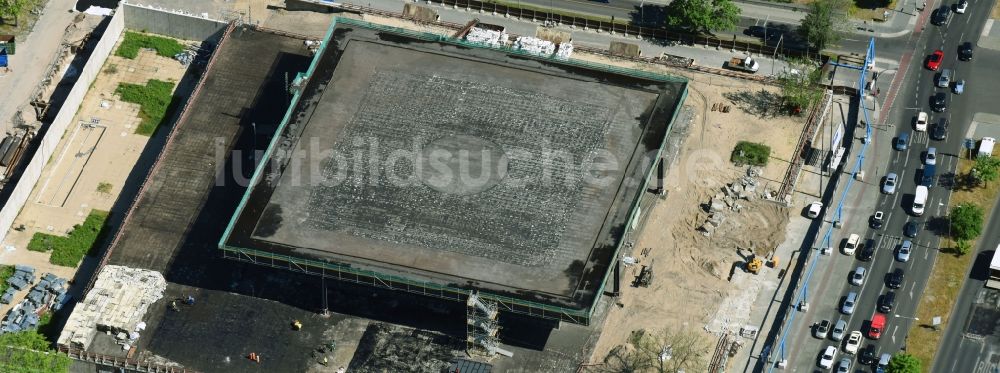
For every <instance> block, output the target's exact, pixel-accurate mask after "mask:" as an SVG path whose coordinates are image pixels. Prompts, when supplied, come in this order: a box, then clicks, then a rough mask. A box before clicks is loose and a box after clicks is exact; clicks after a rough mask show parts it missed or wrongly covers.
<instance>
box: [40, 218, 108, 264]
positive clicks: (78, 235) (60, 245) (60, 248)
mask: <svg viewBox="0 0 1000 373" xmlns="http://www.w3.org/2000/svg"><path fill="white" fill-rule="evenodd" d="M107 219H108V213H107V211H99V210H91V211H90V215H88V216H87V220H84V221H83V224H77V225H75V226H73V231H71V232H70V233H69V235H68V236H65V237H63V236H55V235H51V234H48V233H42V232H38V233H35V235H34V236H32V237H31V242H28V250H31V251H41V252H47V251H52V255H50V256H49V263H52V264H55V265H61V266H64V267H76V266H77V264H79V263H80V260H82V259H83V256H84V255H87V254H88V253H90V251H91V250H93V248H94V245H95V244H96V243H97V241H98V238H100V236H101V232H102V231H103V230H104V222H105V221H106V220H107Z"/></svg>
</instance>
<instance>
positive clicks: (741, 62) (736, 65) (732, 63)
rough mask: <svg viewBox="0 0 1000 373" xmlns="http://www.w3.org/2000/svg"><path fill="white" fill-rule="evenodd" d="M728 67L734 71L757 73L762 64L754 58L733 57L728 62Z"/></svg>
mask: <svg viewBox="0 0 1000 373" xmlns="http://www.w3.org/2000/svg"><path fill="white" fill-rule="evenodd" d="M726 67H727V68H730V69H733V70H740V71H744V72H748V73H751V74H753V73H755V72H757V70H759V69H760V64H758V63H757V61H755V60H754V59H753V58H752V57H750V56H746V57H733V58H731V59H729V62H726Z"/></svg>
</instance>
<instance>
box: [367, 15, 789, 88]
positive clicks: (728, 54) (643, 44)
mask: <svg viewBox="0 0 1000 373" xmlns="http://www.w3.org/2000/svg"><path fill="white" fill-rule="evenodd" d="M408 2H409V1H406V0H372V1H367V0H366V1H365V3H364V4H363V5H365V6H369V7H371V8H375V9H380V10H385V11H390V12H395V13H400V12H402V10H403V5H404V4H406V3H408ZM358 5H362V4H361V3H358ZM420 5H421V6H426V7H429V8H431V9H433V10H434V11H436V12H438V14H439V15H440V17H441V19H440V20H441V21H445V22H453V23H459V24H464V23H466V22H468V21H469V20H471V19H473V18H478V19H479V20H481V21H482V22H486V23H492V24H499V25H504V26H505V27H506V28H507V32H509V33H512V34H517V35H527V36H534V35H535V31H536V30H537V29H538V27H541V25H542V24H541V23H540V22H532V21H531V20H529V19H517V18H515V17H504V16H503V15H500V14H498V15H492V14H490V13H485V12H484V13H480V12H478V11H466V10H464V9H462V8H458V9H454V8H452V7H445V6H441V5H440V4H436V3H433V4H426V3H423V4H420ZM556 29H558V30H560V31H566V32H570V33H572V37H573V43H574V44H576V45H584V46H588V47H594V48H601V49H608V47H609V45H610V44H611V41H622V42H626V43H633V44H637V45H639V49H640V50H641V51H642V55H643V56H647V57H653V56H660V55H661V54H663V53H667V54H671V55H675V56H683V57H688V58H694V60H695V64H696V65H699V66H706V67H713V68H722V66H723V64H724V63H725V62H727V61H729V59H730V58H732V57H733V55H735V54H741V53H740V51H732V50H730V49H727V48H716V47H710V46H705V45H695V46H685V45H676V46H666V45H663V44H661V43H658V42H650V41H647V40H644V39H638V38H636V37H635V36H628V37H625V36H622V35H612V34H610V33H607V32H596V31H594V30H587V31H585V30H582V29H579V28H575V29H574V28H571V27H569V26H558V27H556ZM754 58H755V59H756V60H757V62H758V63H760V70H759V72H758V73H757V74H759V75H777V74H779V73H781V72H782V71H784V70H785V69H787V67H788V64H787V63H785V62H784V61H781V60H780V59H772V58H771V57H770V56H754Z"/></svg>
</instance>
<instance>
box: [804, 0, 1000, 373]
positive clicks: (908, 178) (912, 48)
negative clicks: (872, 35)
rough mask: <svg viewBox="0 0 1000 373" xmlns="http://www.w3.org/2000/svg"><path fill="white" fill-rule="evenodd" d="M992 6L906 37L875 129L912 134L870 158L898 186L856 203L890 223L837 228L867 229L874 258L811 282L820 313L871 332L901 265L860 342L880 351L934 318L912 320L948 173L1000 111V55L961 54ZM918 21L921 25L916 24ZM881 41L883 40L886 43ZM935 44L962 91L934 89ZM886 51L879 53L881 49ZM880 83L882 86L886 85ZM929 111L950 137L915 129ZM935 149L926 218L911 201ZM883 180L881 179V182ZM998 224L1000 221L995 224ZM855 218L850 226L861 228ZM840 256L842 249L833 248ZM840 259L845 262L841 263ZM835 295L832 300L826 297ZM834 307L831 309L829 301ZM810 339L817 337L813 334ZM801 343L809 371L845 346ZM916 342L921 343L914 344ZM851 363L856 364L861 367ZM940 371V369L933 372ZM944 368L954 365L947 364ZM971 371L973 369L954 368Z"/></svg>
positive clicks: (893, 349) (941, 227) (882, 144)
mask: <svg viewBox="0 0 1000 373" xmlns="http://www.w3.org/2000/svg"><path fill="white" fill-rule="evenodd" d="M991 6H992V2H991V1H985V0H978V1H975V0H974V1H972V2H971V4H970V7H969V10H968V12H967V13H966V14H954V13H953V14H952V17H951V19H950V20H949V22H948V24H947V25H944V26H932V25H927V28H926V29H924V30H923V32H921V33H920V34H918V35H915V36H914V37H912V38H909V39H908V40H909V42H908V43H905V44H906V46H905V48H906V49H908V50H909V51H908V52H904V54H903V56H902V57H901V58H900V60H901V61H902V62H903V65H901V66H900V67H899V70H898V71H897V73H903V71H905V75H904V76H903V77H902V79H903V80H902V84H900V86H899V88H898V90H897V92H894V93H895V94H896V99H895V102H894V106H893V107H894V110H892V111H890V112H889V115H888V117H887V118H888V119H889V120H888V121H886V122H887V124H888V125H887V126H883V127H880V128H877V129H876V130H878V131H884V132H882V133H880V136H882V137H883V138H884V137H892V138H893V139H895V138H898V136H899V135H900V134H902V133H908V134H910V140H909V144H908V146H907V149H906V150H902V151H900V150H894V149H891V148H888V147H887V144H886V141H879V142H877V143H875V144H873V146H876V147H879V148H877V149H871V148H870V149H869V159H870V161H871V162H875V164H876V165H878V168H877V169H878V170H879V171H878V172H877V173H878V175H876V176H877V177H879V178H881V177H883V176H884V175H885V174H886V173H888V172H894V173H896V174H897V175H900V178H899V179H900V185H899V187H898V188H897V192H896V193H895V194H891V195H890V194H879V196H878V197H877V199H876V202H875V206H871V207H870V211H865V210H864V208H865V207H867V206H858V207H856V209H855V211H853V212H854V214H855V216H854V217H853V219H855V220H867V217H868V215H869V214H871V213H873V212H874V211H876V210H881V211H883V212H884V213H885V214H886V223H885V225H884V226H883V227H882V228H881V229H878V230H875V229H870V228H869V229H867V230H862V231H860V232H846V231H845V232H837V233H836V234H835V236H834V237H835V238H836V240H834V243H835V244H839V243H840V238H841V237H840V236H841V235H843V236H845V237H846V235H847V234H848V233H858V234H862V241H864V240H866V239H872V240H874V242H876V243H877V245H878V247H879V248H878V250H877V251H876V254H875V257H874V259H873V260H872V261H870V262H862V261H858V260H852V261H853V263H851V264H850V265H844V264H841V265H840V266H839V268H838V270H840V272H845V273H839V272H838V274H841V275H842V276H828V278H824V279H820V280H821V281H822V280H826V281H830V282H831V283H828V284H824V285H822V286H817V285H810V286H811V287H816V288H820V289H825V293H823V294H817V295H816V296H815V297H820V298H826V299H827V300H828V301H827V302H826V303H825V305H826V307H824V309H823V310H822V311H821V312H819V316H818V318H820V319H827V320H830V321H831V322H836V320H838V319H844V320H845V321H848V323H849V325H848V330H849V331H850V330H860V331H862V332H865V333H866V334H867V330H868V328H869V326H870V325H869V324H870V320H871V319H872V317H873V315H874V314H875V313H876V306H877V302H878V299H879V297H880V296H881V295H883V294H885V293H886V292H887V291H889V290H891V289H888V287H887V285H886V274H888V273H889V272H891V271H893V270H894V269H896V268H901V269H903V270H904V271H905V279H904V282H903V285H902V287H901V288H900V289H896V290H894V291H895V293H896V304H895V308H894V309H893V310H892V312H889V313H887V314H886V317H887V319H888V320H887V324H886V328H885V331H884V333H883V335H882V338H881V339H879V340H871V339H868V338H866V340H865V341H864V342H863V343H862V348H864V347H865V346H867V345H869V344H872V345H875V346H876V348H877V350H878V354H882V353H890V354H894V353H897V352H899V351H901V350H903V349H904V348H905V345H906V344H907V340H906V334H907V331H908V330H909V328H910V327H911V326H912V325H913V323H917V322H919V323H920V324H921V325H926V324H929V323H930V320H916V319H915V318H914V313H915V309H916V307H917V304H918V302H919V299H920V297H921V294H922V293H923V290H924V288H925V287H926V285H927V283H926V282H927V277H928V275H929V273H930V270H931V267H932V266H933V263H934V260H935V258H936V255H937V253H938V242H939V238H940V236H941V235H943V234H946V232H947V220H946V218H945V216H946V215H947V211H946V208H947V206H948V199H949V197H950V190H949V189H948V188H947V187H946V186H945V185H948V184H949V183H950V179H951V177H950V176H951V175H952V173H953V172H954V170H955V168H956V165H957V160H958V158H957V157H959V156H961V154H964V153H963V150H962V143H963V140H964V139H965V138H966V136H967V134H968V130H969V125H970V123H971V121H972V118H973V116H974V114H975V113H976V112H988V111H990V110H993V111H995V112H997V113H1000V107H998V106H997V105H996V102H997V101H996V98H995V97H994V96H993V95H992V93H991V92H992V90H993V87H996V86H998V85H1000V71H997V70H998V68H997V67H996V62H1000V55H998V53H997V52H995V51H991V50H987V49H978V48H977V50H976V51H975V58H974V59H973V61H970V62H966V61H959V60H958V59H957V50H958V46H959V45H960V44H961V43H963V42H966V41H971V42H973V43H975V42H976V41H977V40H978V39H979V35H980V32H981V30H982V27H983V25H984V23H985V21H986V18H987V17H988V15H989V12H990V9H991ZM918 27H919V26H918ZM882 44H883V45H884V44H885V43H882ZM936 49H940V50H942V51H944V53H945V59H944V61H943V63H942V65H941V68H940V69H952V70H954V71H956V78H955V79H956V80H957V79H963V80H965V81H966V88H965V92H964V93H963V94H961V95H956V94H952V93H951V89H950V88H936V87H935V84H934V83H935V78H936V75H937V73H936V72H934V71H930V70H928V69H926V68H925V67H924V61H925V57H926V56H927V55H928V54H930V53H931V52H933V51H934V50H936ZM880 52H881V51H877V54H878V55H880V56H883V55H884V54H880ZM879 86H880V87H886V88H887V82H880V84H879ZM886 88H883V91H887V89H886ZM936 92H948V105H947V107H948V110H947V111H945V112H943V113H934V112H933V111H932V110H931V109H930V98H931V96H933V95H934V94H935V93H936ZM921 111H924V112H927V113H929V114H930V116H931V119H930V122H931V123H932V124H933V123H936V122H937V121H938V119H939V118H947V119H948V120H949V122H950V123H951V125H950V127H949V130H948V136H947V138H946V139H945V140H943V141H937V140H932V139H930V138H929V136H928V135H927V133H926V132H917V131H915V130H914V128H913V123H914V117H915V116H916V115H917V113H918V112H921ZM929 147H935V148H936V149H937V151H938V159H937V168H938V170H939V171H938V175H942V176H941V177H939V180H938V182H937V184H936V186H935V187H933V188H931V191H930V198H929V200H928V203H927V209H926V212H925V213H924V214H923V215H922V216H914V215H913V214H912V203H913V198H914V191H915V188H916V185H917V183H918V180H917V178H918V177H919V176H920V174H921V170H922V168H923V167H924V156H925V152H926V150H927V148H929ZM879 181H881V180H879ZM880 186H881V185H880V184H879V183H875V184H874V185H865V186H863V188H872V189H873V190H872V191H871V192H872V193H879V191H878V188H880ZM910 221H914V222H917V223H919V224H920V226H921V228H922V229H921V231H920V233H919V235H918V236H917V237H915V238H907V237H903V227H904V225H905V224H906V223H907V222H910ZM994 224H996V223H994ZM857 225H858V224H853V225H851V227H852V228H853V227H856V226H857ZM903 240H911V241H913V243H914V247H915V249H914V251H913V255H912V256H911V258H910V260H909V261H907V262H905V263H904V262H899V261H898V260H896V259H895V254H896V252H897V251H898V248H899V244H900V242H901V241H903ZM834 255H842V254H834ZM842 261H843V260H841V262H842ZM857 266H864V267H865V268H866V269H867V272H868V274H867V278H866V281H865V283H864V284H863V286H854V285H851V284H849V283H848V280H847V278H848V276H849V272H848V271H853V269H854V268H855V267H857ZM851 291H854V292H857V293H858V294H859V302H858V305H857V310H856V311H855V313H854V314H853V315H842V314H840V313H839V311H838V307H839V306H840V304H841V303H842V300H843V296H844V295H846V294H847V293H848V292H851ZM830 299H834V300H836V301H835V302H833V301H829V300H830ZM831 304H832V305H833V307H830V305H831ZM811 321H818V320H808V322H804V323H802V324H799V325H798V326H797V328H798V329H799V330H796V331H795V332H797V333H800V334H807V333H811V331H812V330H811V329H810V327H809V324H810V323H811ZM809 339H813V338H812V337H810V338H809ZM796 340H799V341H802V342H803V343H802V345H801V346H800V347H798V349H799V351H798V353H795V354H793V355H792V357H793V359H794V360H793V361H792V362H791V366H793V367H795V368H797V369H796V370H798V371H810V370H812V369H815V368H816V362H817V357H818V355H819V353H820V350H821V349H822V348H823V347H825V346H827V345H835V346H838V347H840V350H841V351H843V348H842V347H843V344H842V343H841V344H838V343H836V342H833V341H831V340H829V339H827V340H825V341H823V342H818V341H817V340H815V339H813V340H811V341H810V340H806V339H802V338H798V339H796ZM910 343H918V342H910ZM844 356H848V357H851V358H852V360H854V359H853V358H854V357H852V356H850V355H844V354H841V355H840V356H838V357H837V359H836V360H837V361H839V360H840V359H841V358H842V357H844ZM857 364H858V363H857V361H856V360H855V361H854V368H853V369H854V370H852V371H855V370H857V369H858V368H860V366H859V365H857ZM935 371H937V370H935ZM941 371H953V370H949V369H945V370H941ZM955 371H963V372H966V371H967V372H972V370H962V369H959V370H955Z"/></svg>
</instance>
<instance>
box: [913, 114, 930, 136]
mask: <svg viewBox="0 0 1000 373" xmlns="http://www.w3.org/2000/svg"><path fill="white" fill-rule="evenodd" d="M913 129H915V130H917V131H920V132H926V131H927V113H926V112H923V111H921V112H920V114H917V122H916V123H915V124H914V125H913Z"/></svg>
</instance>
